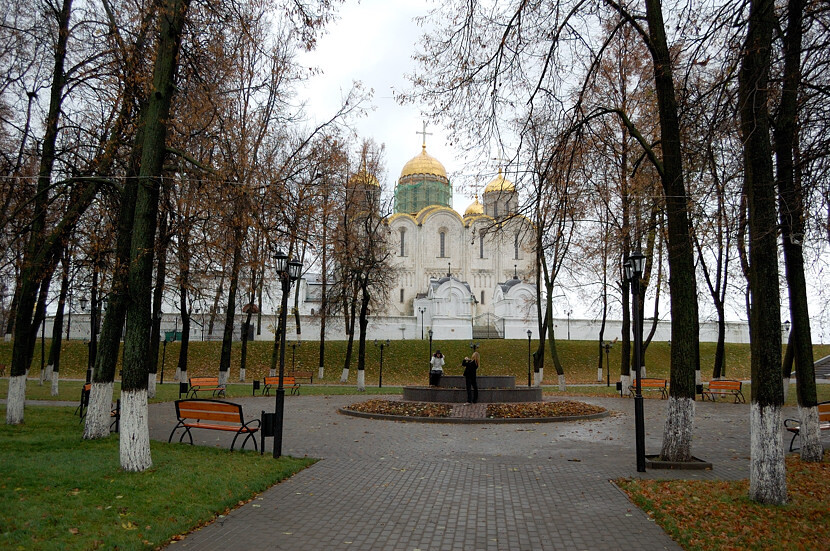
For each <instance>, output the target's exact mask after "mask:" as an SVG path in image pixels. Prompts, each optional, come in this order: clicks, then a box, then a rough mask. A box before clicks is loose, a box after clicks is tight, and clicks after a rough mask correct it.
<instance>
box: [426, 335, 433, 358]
mask: <svg viewBox="0 0 830 551" xmlns="http://www.w3.org/2000/svg"><path fill="white" fill-rule="evenodd" d="M427 334H428V335H429V357H430V359H432V329H431V328H430V330H429V331H427Z"/></svg>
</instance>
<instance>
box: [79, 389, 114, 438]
mask: <svg viewBox="0 0 830 551" xmlns="http://www.w3.org/2000/svg"><path fill="white" fill-rule="evenodd" d="M91 391H92V383H86V384H84V386H82V387H81V402H80V403H79V404H78V407H76V408H75V413H77V414H78V416H79V417H80V419H79V421H78V422H81V421H83V420H84V418H86V410H87V409H88V408H89V394H90V392H91ZM110 417H111V418H112V423H111V424H110V430H111V431H114V432H118V431H119V429H120V428H121V400H116V401H115V405H114V406H112V407H111V408H110Z"/></svg>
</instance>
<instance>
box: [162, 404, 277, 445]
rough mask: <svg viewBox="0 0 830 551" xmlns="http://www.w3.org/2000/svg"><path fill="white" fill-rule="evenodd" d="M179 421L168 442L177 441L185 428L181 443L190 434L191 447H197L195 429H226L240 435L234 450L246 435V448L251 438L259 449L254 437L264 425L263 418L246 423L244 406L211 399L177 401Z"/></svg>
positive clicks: (244, 442)
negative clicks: (194, 436)
mask: <svg viewBox="0 0 830 551" xmlns="http://www.w3.org/2000/svg"><path fill="white" fill-rule="evenodd" d="M176 418H177V419H178V423H176V426H175V427H173V430H172V431H171V432H170V438H168V439H167V441H168V442H172V441H173V435H174V434H176V431H177V430H179V429H181V428H183V429H184V432H182V435H181V436H180V437H179V442H182V441H183V440H184V437H185V435H187V437H188V438H190V444H191V445H192V444H193V434H192V433H191V432H190V430H191V429H207V430H223V431H228V432H234V433H236V434H235V435H234V437H233V442H231V451H233V448H234V446H235V445H236V439H237V438H239V436H240V435H241V434H244V435H245V440H243V441H242V449H245V444H246V443H247V442H248V440H249V439H253V441H254V449H255V450H256V449H257V443H256V438H255V437H254V435H255V434H256V433H257V432H258V431H259V429H260V425H261V422H260V420H259V419H253V420H251V421H248V422H247V423H246V422H245V418H244V417H243V416H242V406H241V405H240V404H234V403H233V402H223V401H221V400H210V399H196V400H176Z"/></svg>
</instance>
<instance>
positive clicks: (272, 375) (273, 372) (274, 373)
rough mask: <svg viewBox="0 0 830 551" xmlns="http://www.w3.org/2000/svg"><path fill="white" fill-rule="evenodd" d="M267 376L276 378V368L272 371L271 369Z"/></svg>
mask: <svg viewBox="0 0 830 551" xmlns="http://www.w3.org/2000/svg"><path fill="white" fill-rule="evenodd" d="M268 376H269V377H276V376H277V368H276V367H275V368H274V369H271V370H270V371H269V372H268Z"/></svg>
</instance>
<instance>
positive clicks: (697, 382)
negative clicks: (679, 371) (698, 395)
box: [695, 369, 703, 386]
mask: <svg viewBox="0 0 830 551" xmlns="http://www.w3.org/2000/svg"><path fill="white" fill-rule="evenodd" d="M702 384H703V379H701V377H700V370H699V369H695V386H697V385H702Z"/></svg>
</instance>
